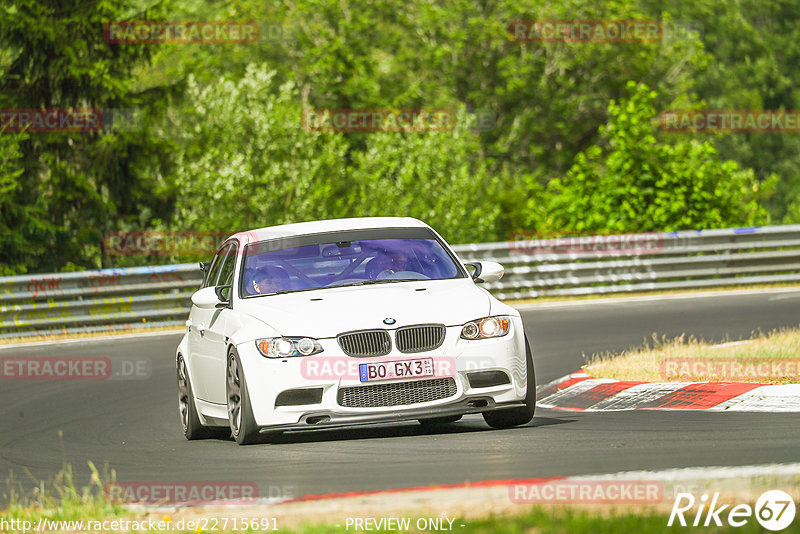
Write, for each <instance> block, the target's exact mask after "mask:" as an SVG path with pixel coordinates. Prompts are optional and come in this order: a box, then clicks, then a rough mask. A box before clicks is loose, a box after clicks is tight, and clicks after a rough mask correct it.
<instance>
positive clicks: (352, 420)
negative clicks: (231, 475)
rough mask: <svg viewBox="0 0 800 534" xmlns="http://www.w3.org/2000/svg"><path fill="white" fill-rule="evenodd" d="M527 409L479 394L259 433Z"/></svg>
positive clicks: (324, 417) (311, 415) (326, 415)
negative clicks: (450, 402)
mask: <svg viewBox="0 0 800 534" xmlns="http://www.w3.org/2000/svg"><path fill="white" fill-rule="evenodd" d="M476 401H477V402H480V401H486V405H485V406H471V405H470V404H471V403H474V402H476ZM523 406H525V403H524V402H522V401H515V402H503V403H499V404H498V403H496V402H494V399H492V398H491V397H484V396H480V395H476V396H473V397H467V398H465V399H461V400H459V401H457V402H454V403H452V404H447V405H444V406H435V407H431V408H418V409H414V410H403V411H402V412H399V413H398V412H394V413H376V414H342V413H337V412H332V411H329V410H319V411H311V412H308V413H305V414H303V416H302V417H301V418H300V422H299V423H291V424H286V425H273V426H265V427H261V428H260V429H259V430H258V431H259V433H261V434H272V433H280V432H286V431H302V430H305V431H309V430H323V429H333V428H343V427H349V426H358V425H370V424H374V423H393V422H398V421H412V420H416V419H431V418H437V417H447V416H449V415H467V414H475V413H482V412H488V411H493V410H503V409H506V408H521V407H523ZM316 418H320V420H319V421H313V419H316ZM309 419H312V422H308V420H309Z"/></svg>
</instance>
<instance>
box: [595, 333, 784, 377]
mask: <svg viewBox="0 0 800 534" xmlns="http://www.w3.org/2000/svg"><path fill="white" fill-rule="evenodd" d="M653 341H654V346H653V347H652V348H649V347H643V348H635V349H631V350H628V351H624V352H622V353H620V354H613V353H605V354H596V355H593V356H592V357H591V359H589V362H588V364H587V365H586V366H584V369H585V370H586V372H588V373H589V374H590V375H592V376H596V377H603V378H612V379H616V380H639V381H643V382H758V383H763V384H796V383H800V330H798V329H782V330H775V331H772V332H770V333H769V334H768V335H761V336H759V337H756V338H753V339H749V340H743V341H736V342H729V343H722V344H710V343H706V342H704V341H702V340H698V339H695V338H692V337H690V338H688V339H687V338H686V336H680V337H678V338H676V339H672V340H667V339H665V338H662V339H657V338H656V337H655V336H654V337H653Z"/></svg>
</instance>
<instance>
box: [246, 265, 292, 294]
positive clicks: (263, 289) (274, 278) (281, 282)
mask: <svg viewBox="0 0 800 534" xmlns="http://www.w3.org/2000/svg"><path fill="white" fill-rule="evenodd" d="M251 289H252V292H254V293H255V294H264V293H275V292H276V291H281V290H282V289H289V275H288V274H287V273H286V271H284V270H283V269H282V268H281V267H262V268H261V269H259V270H258V271H256V272H255V274H254V275H253V279H252V281H251Z"/></svg>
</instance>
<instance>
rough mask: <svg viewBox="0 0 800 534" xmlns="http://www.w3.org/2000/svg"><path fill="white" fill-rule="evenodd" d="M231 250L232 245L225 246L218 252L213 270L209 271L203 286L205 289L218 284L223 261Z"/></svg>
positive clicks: (212, 263)
mask: <svg viewBox="0 0 800 534" xmlns="http://www.w3.org/2000/svg"><path fill="white" fill-rule="evenodd" d="M230 248H231V245H223V246H222V247H220V249H219V250H218V251H217V254H216V255H215V256H214V259H213V260H212V262H211V269H209V271H208V276H207V277H206V281H205V283H204V284H203V287H208V286H215V285H217V283H216V282H217V278H218V277H219V271H220V269H221V268H222V263H223V260H224V259H225V253H226V252H227V251H228V249H230Z"/></svg>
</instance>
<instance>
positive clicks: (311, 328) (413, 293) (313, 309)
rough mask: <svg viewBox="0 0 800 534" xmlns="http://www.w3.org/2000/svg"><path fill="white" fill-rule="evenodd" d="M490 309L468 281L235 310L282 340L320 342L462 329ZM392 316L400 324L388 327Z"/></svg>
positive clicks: (401, 285)
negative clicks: (431, 327)
mask: <svg viewBox="0 0 800 534" xmlns="http://www.w3.org/2000/svg"><path fill="white" fill-rule="evenodd" d="M490 307H491V304H490V298H489V295H488V293H487V292H486V291H485V290H483V289H481V288H478V287H476V286H475V284H473V282H472V280H469V279H456V280H432V281H424V282H398V283H393V284H386V285H373V286H356V287H341V288H330V289H321V290H315V291H301V292H297V293H289V294H285V295H270V296H264V297H255V298H249V299H243V300H240V301H239V304H238V306H237V308H238V309H239V310H240V311H241V312H242V313H246V314H248V315H251V316H253V317H255V318H257V319H259V320H261V321H263V322H264V323H266V324H268V325H269V326H271V327H272V328H274V329H275V330H277V331H278V332H279V333H280V334H281V335H284V336H310V337H316V338H330V337H335V336H337V335H338V334H340V333H342V332H348V331H351V330H362V329H371V328H398V327H401V326H407V325H412V324H423V323H440V324H445V325H447V326H453V325H460V324H463V323H465V322H467V321H470V320H472V319H477V318H479V317H485V316H486V315H489V312H490ZM389 317H390V318H392V319H394V320H395V321H396V322H395V323H394V324H393V325H390V326H387V325H386V324H385V323H384V322H383V320H384V319H385V318H389Z"/></svg>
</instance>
